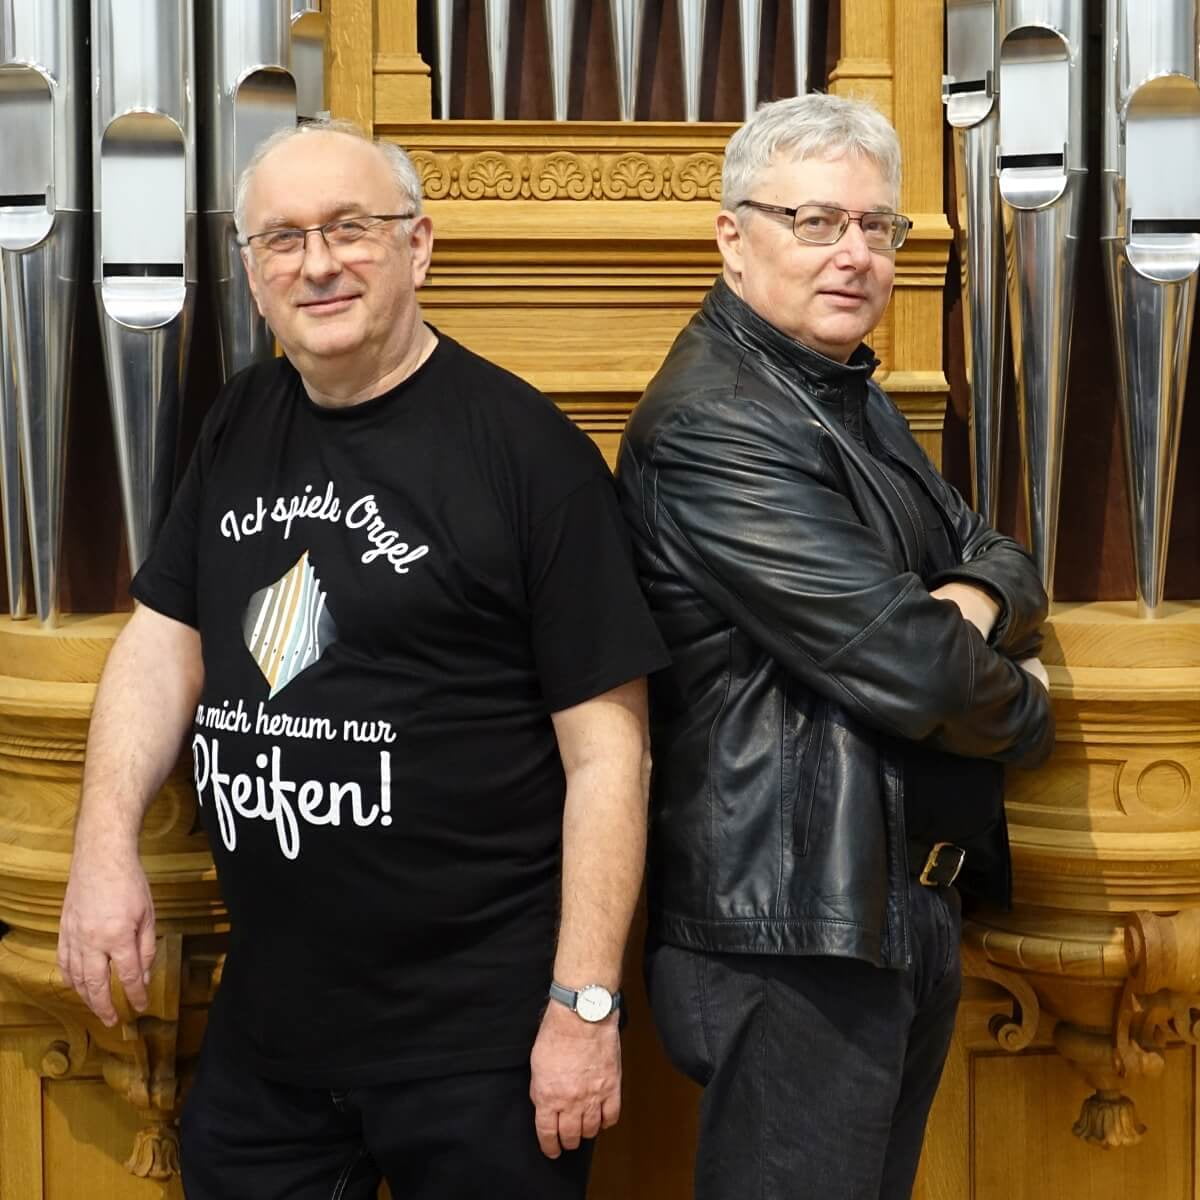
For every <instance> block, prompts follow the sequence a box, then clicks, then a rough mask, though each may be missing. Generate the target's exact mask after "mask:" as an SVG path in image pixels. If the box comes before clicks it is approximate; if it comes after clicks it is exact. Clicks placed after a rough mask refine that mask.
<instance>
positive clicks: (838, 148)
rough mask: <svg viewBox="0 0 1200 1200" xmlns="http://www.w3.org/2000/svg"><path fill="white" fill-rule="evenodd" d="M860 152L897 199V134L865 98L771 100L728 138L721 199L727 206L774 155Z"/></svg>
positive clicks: (816, 95) (744, 194) (745, 194)
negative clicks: (880, 175)
mask: <svg viewBox="0 0 1200 1200" xmlns="http://www.w3.org/2000/svg"><path fill="white" fill-rule="evenodd" d="M781 156H784V157H786V158H788V159H791V160H793V161H794V160H796V159H803V158H820V159H834V158H844V157H852V158H865V159H868V160H869V161H871V162H873V163H874V164H875V165H876V166H877V167H878V168H879V171H880V173H881V174H882V175H883V178H884V180H885V181H886V182H887V183H888V184H889V185H890V186H891V188H892V191H893V194H894V196H895V202H896V203H899V200H900V139H899V138H898V137H897V136H896V130H895V129H894V128H893V127H892V123H891V122H890V121H889V120H888V119H887V118H886V117H885V116H884V115H883V114H882V113H881V112H880V111H879V110H878V109H877V108H876V107H875V106H874V105H872V104H868V103H867V102H866V101H865V100H847V99H844V98H843V97H841V96H826V95H823V94H822V93H820V92H812V93H810V94H809V95H807V96H795V97H792V98H791V99H788V100H773V101H771V102H769V103H767V104H762V105H760V106H759V108H758V111H757V112H755V113H754V115H753V116H752V117H751V118H750V119H749V120H748V121H747V122H746V123H745V125H743V126H742V127H741V129H739V130H738V131H737V132H736V133H735V134H734V135H733V137H731V138H730V139H729V145H728V146H726V147H725V167H724V170H723V171H722V173H721V205H722V207H723V208H727V209H730V210H732V209H733V208H735V207H736V206H737V205H738V203H739V202H741V201H742V200H748V199H750V192H751V191H752V190H753V188H754V186H755V184H757V182H758V179H759V176H760V175H761V174H762V172H763V171H765V170H766V169H767V168H768V167H769V166H771V164H772V163H773V162H774V161H775V160H776V159H777V158H779V157H781Z"/></svg>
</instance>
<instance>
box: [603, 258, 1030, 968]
mask: <svg viewBox="0 0 1200 1200" xmlns="http://www.w3.org/2000/svg"><path fill="white" fill-rule="evenodd" d="M873 367H874V359H873V358H872V357H871V355H870V353H869V351H867V350H866V348H865V347H863V348H861V349H860V352H859V353H858V354H856V355H855V356H854V357H853V358H852V359H851V362H850V364H846V365H843V364H840V363H836V362H833V361H832V360H830V359H827V358H825V357H823V356H822V355H820V354H817V353H815V352H813V351H811V350H809V349H807V348H806V347H804V346H801V345H800V344H799V343H797V342H795V341H793V340H792V339H791V338H789V337H787V336H786V335H784V334H782V333H780V332H779V331H778V330H776V329H775V328H774V327H773V326H771V325H770V324H768V323H767V322H766V321H764V320H763V319H762V318H760V317H759V316H758V315H757V314H756V313H755V312H754V311H753V310H751V309H750V308H749V307H748V306H747V305H746V304H745V303H743V302H742V301H741V300H740V299H739V298H738V297H737V296H736V295H735V294H734V293H733V292H732V291H731V290H730V289H729V288H728V287H727V286H726V285H725V284H724V282H723V281H721V280H718V281H717V283H716V285H715V286H714V287H713V289H712V290H711V291H710V292H709V294H708V296H707V298H706V299H705V301H704V305H703V307H702V309H701V311H700V312H699V313H698V314H697V315H696V316H695V317H694V318H693V319H692V321H691V323H690V324H689V325H688V326H687V328H686V329H685V330H684V331H683V332H682V333H681V334H680V335H679V337H678V339H677V340H676V342H675V344H674V346H673V347H672V349H671V352H670V354H669V355H668V356H667V359H666V361H665V362H664V363H663V366H662V367H661V369H660V370H659V372H658V374H657V375H656V376H655V377H654V379H653V380H652V381H651V383H650V386H649V387H648V388H647V390H646V394H645V395H644V396H643V397H642V400H641V402H640V403H639V404H638V406H637V408H636V409H635V411H634V413H633V415H632V417H631V418H630V421H629V424H628V426H627V427H626V430H625V436H624V439H623V441H622V445H621V450H620V456H619V459H618V466H617V476H618V486H619V489H620V493H621V503H622V505H623V507H624V511H625V514H626V517H627V519H628V521H629V523H630V526H631V529H632V532H633V540H634V547H635V554H636V557H637V564H638V569H639V573H640V576H641V581H642V585H643V588H644V590H645V592H646V595H647V597H648V599H649V601H650V605H651V607H652V609H653V611H654V614H655V616H656V619H657V620H658V623H659V627H660V629H661V631H662V633H663V634H664V636H665V638H666V641H667V643H668V645H669V646H670V648H671V651H672V657H673V663H672V666H671V667H670V668H669V669H668V670H666V671H664V672H662V673H661V674H660V675H659V676H656V677H655V678H654V679H653V680H652V683H651V688H652V691H651V717H652V722H651V724H652V742H653V752H654V775H653V783H652V792H651V826H650V829H651V832H650V839H651V840H650V859H649V868H648V890H649V899H650V913H651V917H650V920H651V930H652V932H653V933H655V934H656V935H657V936H658V937H660V938H662V939H663V940H665V941H669V942H672V943H675V944H677V945H682V946H687V947H692V948H696V949H703V950H713V951H741V952H764V953H786V954H833V955H849V956H853V957H857V958H862V959H866V960H868V961H870V962H874V963H876V964H878V965H881V966H888V965H893V966H901V965H903V964H904V963H906V962H907V961H908V957H909V955H908V920H907V871H908V864H907V853H906V838H905V832H904V772H905V762H906V751H907V750H910V749H911V748H913V746H914V744H919V746H920V752H921V753H923V754H931V753H932V754H942V755H944V756H945V762H946V764H947V766H948V768H949V775H950V776H951V777H953V778H955V779H956V780H958V782H959V783H962V784H963V785H964V786H963V787H962V793H961V795H959V794H957V793H958V788H957V786H956V788H955V793H956V794H955V798H954V805H953V807H955V808H958V809H960V811H959V812H958V816H959V817H962V818H964V823H965V825H967V826H970V827H972V828H975V829H977V830H978V835H977V836H976V837H975V838H974V845H973V846H969V847H968V849H969V850H970V852H971V853H970V854H969V857H976V858H977V860H978V862H977V863H976V873H975V874H976V879H975V885H974V886H975V890H976V891H977V892H978V893H981V894H983V895H984V896H985V898H987V899H989V900H991V901H992V902H998V903H1006V902H1007V899H1008V853H1007V833H1006V830H1005V825H1004V817H1003V800H1002V795H1001V786H1000V777H1001V769H1000V768H998V767H996V766H995V765H994V764H995V763H997V762H1004V763H1015V764H1021V765H1026V766H1032V765H1035V764H1037V763H1039V762H1041V761H1042V760H1043V759H1044V758H1045V757H1046V755H1047V754H1048V753H1049V751H1050V749H1051V746H1052V745H1053V740H1054V723H1053V718H1052V715H1051V709H1050V704H1049V700H1048V698H1047V696H1046V693H1045V691H1044V689H1043V688H1042V687H1041V685H1040V684H1039V683H1037V682H1036V680H1034V679H1033V678H1032V677H1030V676H1029V675H1028V674H1027V673H1026V672H1024V671H1022V670H1021V669H1020V668H1019V667H1017V666H1016V665H1015V662H1014V661H1013V660H1014V659H1016V658H1019V657H1023V656H1025V655H1026V654H1030V653H1034V652H1036V650H1037V648H1038V646H1039V645H1040V640H1039V636H1038V632H1037V631H1038V627H1039V625H1040V624H1041V622H1042V620H1043V619H1044V617H1045V615H1046V596H1045V592H1044V590H1043V588H1042V586H1041V583H1040V582H1039V580H1038V576H1037V572H1036V570H1035V568H1034V566H1033V563H1032V561H1031V559H1030V557H1029V556H1028V554H1026V552H1025V551H1024V550H1022V549H1021V547H1020V546H1018V545H1017V544H1016V543H1015V542H1014V541H1012V540H1011V539H1010V538H1007V537H1003V536H1001V535H1000V534H998V533H996V532H995V531H994V530H992V529H991V528H989V527H988V526H987V525H985V524H984V522H983V521H982V520H981V519H980V518H979V517H978V516H977V515H976V514H975V513H974V512H972V511H971V509H969V508H968V507H967V505H966V504H965V503H964V502H963V500H962V498H961V497H960V496H959V494H958V493H957V492H956V491H955V490H954V489H953V488H952V487H951V486H950V485H949V484H947V483H946V482H945V480H943V479H942V477H941V476H940V475H939V474H938V473H937V471H936V470H934V468H933V466H932V464H931V463H930V462H929V460H928V459H927V458H926V457H925V455H924V454H923V453H922V452H921V450H920V448H919V447H918V446H917V444H916V442H915V441H914V440H913V438H912V436H911V434H910V433H909V430H908V426H907V423H906V422H905V420H904V418H903V416H902V415H901V414H900V413H899V412H898V411H897V410H896V408H895V407H894V406H893V405H892V404H891V402H890V401H889V400H888V399H887V397H886V396H885V395H884V394H883V392H882V391H881V390H880V389H879V388H878V387H877V386H876V385H874V384H873V383H870V382H869V376H870V373H871V370H872V369H873ZM868 427H869V430H870V433H871V440H872V442H873V443H874V444H875V445H878V446H880V447H882V449H883V452H884V453H886V454H887V455H888V456H890V458H891V459H893V460H894V461H896V462H898V463H903V464H905V465H906V468H907V469H909V470H911V471H915V472H916V474H917V476H919V482H920V485H921V486H923V487H924V488H925V489H926V491H927V492H928V494H929V495H930V497H931V498H932V499H933V501H934V504H935V506H936V508H937V509H939V510H940V511H941V513H942V514H943V517H944V521H945V523H946V527H947V531H948V533H949V537H950V543H951V545H952V546H953V547H955V548H956V549H957V551H958V560H959V562H960V564H961V565H958V566H955V567H954V568H953V569H951V570H949V571H946V572H944V573H942V574H941V575H939V576H936V577H934V578H929V579H925V580H922V579H921V578H920V576H919V573H918V565H919V564H920V562H921V551H922V533H921V529H922V528H923V526H922V523H921V522H920V520H919V518H918V516H917V514H916V513H914V512H913V511H912V506H911V500H909V499H906V498H905V497H903V496H902V495H901V494H900V490H899V489H898V488H897V487H896V485H895V483H894V482H892V481H891V480H889V478H888V476H887V474H886V473H885V472H883V471H881V470H880V469H879V467H878V465H877V463H876V461H875V460H874V459H873V458H872V456H871V455H870V454H869V453H868V452H867V450H866V446H865V444H864V441H863V440H862V437H863V432H864V430H866V429H867V428H868ZM951 579H958V580H963V581H966V582H970V583H975V584H977V585H982V586H984V587H985V588H986V589H987V590H989V591H990V592H991V593H992V594H993V595H994V596H996V597H997V598H998V599H999V600H1000V602H1001V615H1000V618H999V621H998V622H997V625H996V629H995V631H994V632H993V634H992V636H991V638H990V640H989V641H988V642H985V640H984V639H983V637H981V636H980V635H979V633H978V631H977V630H976V629H975V628H974V626H972V625H970V624H968V623H967V622H966V621H964V620H963V619H962V618H961V616H960V615H959V612H958V610H957V608H956V607H954V606H953V605H950V604H948V603H945V602H942V601H938V600H934V599H932V598H931V597H930V595H929V591H930V590H932V589H933V588H934V587H936V586H938V585H939V584H941V583H944V582H947V581H949V580H951ZM981 760H987V761H981ZM956 764H957V768H961V769H956V768H955V765H956ZM976 767H978V768H982V770H983V773H982V774H980V775H978V776H977V777H973V776H972V769H973V768H976ZM973 778H976V779H977V783H978V786H976V784H973V783H972V782H971V780H972V779H973ZM989 780H991V781H994V783H993V784H989V783H988V782H987V781H989ZM968 840H969V839H968ZM979 863H983V864H988V865H986V866H985V868H984V869H982V870H980V869H979V866H978V864H979Z"/></svg>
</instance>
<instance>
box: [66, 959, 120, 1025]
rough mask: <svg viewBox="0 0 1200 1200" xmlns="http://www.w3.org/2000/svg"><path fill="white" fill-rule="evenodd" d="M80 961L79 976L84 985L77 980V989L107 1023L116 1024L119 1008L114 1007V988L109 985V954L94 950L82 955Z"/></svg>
mask: <svg viewBox="0 0 1200 1200" xmlns="http://www.w3.org/2000/svg"><path fill="white" fill-rule="evenodd" d="M79 961H80V966H79V978H80V979H81V980H82V984H83V986H82V988H81V987H80V985H79V983H78V982H77V983H76V984H75V990H76V991H77V992H78V993H79V994H80V996H82V997H83V1002H84V1003H85V1004H86V1005H87V1006H88V1008H90V1009H91V1010H92V1012H94V1013H95V1014H96V1016H98V1017H99V1018H100V1020H101V1021H103V1022H104V1024H105V1025H115V1024H116V1023H117V1010H116V1009H115V1008H114V1007H113V1002H112V989H111V988H110V986H109V976H108V962H109V960H108V955H106V954H100V953H98V952H95V951H93V952H91V953H87V954H82V955H80V960H79Z"/></svg>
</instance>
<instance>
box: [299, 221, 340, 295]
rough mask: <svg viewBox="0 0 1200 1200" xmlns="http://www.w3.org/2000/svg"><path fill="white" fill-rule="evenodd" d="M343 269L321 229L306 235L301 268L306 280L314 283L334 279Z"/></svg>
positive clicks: (310, 231) (312, 230)
mask: <svg viewBox="0 0 1200 1200" xmlns="http://www.w3.org/2000/svg"><path fill="white" fill-rule="evenodd" d="M341 269H342V264H341V263H340V262H338V260H337V256H336V255H335V254H334V253H333V251H331V250H330V249H329V243H328V242H326V240H325V235H324V234H323V233H322V232H321V231H320V230H319V229H310V230H309V231H308V232H307V233H306V234H305V235H304V264H303V267H302V268H301V270H302V273H303V275H304V278H305V279H310V280H313V281H314V282H318V281H323V280H327V279H332V278H333V276H335V275H337V274H338V273H339V272H340V271H341Z"/></svg>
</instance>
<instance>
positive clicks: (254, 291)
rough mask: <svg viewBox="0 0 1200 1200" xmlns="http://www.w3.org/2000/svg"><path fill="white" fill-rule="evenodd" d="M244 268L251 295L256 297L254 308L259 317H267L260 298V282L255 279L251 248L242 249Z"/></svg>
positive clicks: (244, 247)
mask: <svg viewBox="0 0 1200 1200" xmlns="http://www.w3.org/2000/svg"><path fill="white" fill-rule="evenodd" d="M241 255H242V266H243V267H244V268H245V271H246V282H247V283H248V284H249V285H250V295H252V296H253V297H254V306H255V308H257V309H258V315H259V316H260V317H265V316H266V315H267V314H266V313H265V312H263V306H262V301H260V300H259V298H258V281H257V280H256V279H255V278H254V266H253V260H252V259H251V257H250V247H249V246H243V247H242V249H241Z"/></svg>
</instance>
